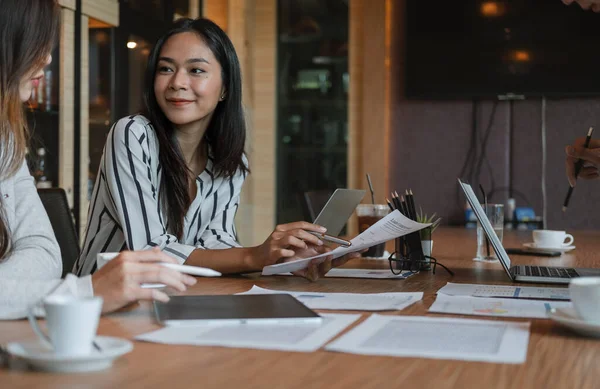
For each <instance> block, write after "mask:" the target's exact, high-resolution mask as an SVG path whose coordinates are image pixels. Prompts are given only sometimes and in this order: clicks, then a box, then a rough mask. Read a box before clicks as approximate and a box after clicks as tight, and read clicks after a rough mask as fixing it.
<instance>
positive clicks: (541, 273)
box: [524, 266, 579, 278]
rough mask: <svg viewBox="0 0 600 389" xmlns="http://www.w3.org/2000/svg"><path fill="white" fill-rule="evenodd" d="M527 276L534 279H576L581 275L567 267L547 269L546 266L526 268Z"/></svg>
mask: <svg viewBox="0 0 600 389" xmlns="http://www.w3.org/2000/svg"><path fill="white" fill-rule="evenodd" d="M524 269H525V275H526V276H533V277H552V278H574V277H579V274H577V272H576V271H575V269H573V268H566V267H546V266H524Z"/></svg>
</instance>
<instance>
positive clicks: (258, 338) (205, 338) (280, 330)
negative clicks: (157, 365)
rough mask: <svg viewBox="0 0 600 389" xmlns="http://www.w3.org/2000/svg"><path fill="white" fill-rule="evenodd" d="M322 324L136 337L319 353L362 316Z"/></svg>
mask: <svg viewBox="0 0 600 389" xmlns="http://www.w3.org/2000/svg"><path fill="white" fill-rule="evenodd" d="M321 316H322V317H323V321H322V322H321V323H320V324H234V325H225V326H224V325H218V326H217V325H214V326H213V325H208V326H198V327H164V328H162V329H160V330H157V331H153V332H148V333H146V334H142V335H139V336H136V337H135V339H136V340H141V341H146V342H153V343H163V344H188V345H195V346H223V347H241V348H257V349H262V350H285V351H302V352H311V351H316V350H318V349H319V348H321V346H323V345H324V344H325V343H327V342H328V341H329V340H330V339H331V338H333V337H334V336H336V335H337V334H338V333H340V332H341V331H342V330H343V329H344V328H346V327H348V326H349V325H350V324H352V323H354V322H355V321H356V320H358V319H359V318H360V316H361V315H360V314H355V315H346V314H321Z"/></svg>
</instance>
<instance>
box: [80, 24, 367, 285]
mask: <svg viewBox="0 0 600 389" xmlns="http://www.w3.org/2000/svg"><path fill="white" fill-rule="evenodd" d="M144 100H145V106H146V111H145V112H144V113H143V114H141V115H133V116H130V117H126V118H123V119H121V120H119V121H118V122H117V123H116V124H115V125H114V126H113V128H112V130H111V132H110V133H109V135H108V139H107V143H106V146H105V149H104V155H103V157H102V162H101V166H100V171H99V174H98V179H97V181H96V185H95V187H94V191H93V193H92V202H91V205H90V213H89V216H88V226H87V232H86V239H85V244H84V247H83V251H82V254H81V257H80V258H79V261H78V263H77V264H76V265H75V268H74V271H75V272H76V273H77V274H79V275H84V274H90V273H93V272H94V271H95V269H96V254H97V253H100V252H104V251H120V250H122V249H131V250H137V249H142V248H148V247H160V248H161V249H163V251H164V252H166V253H167V254H169V255H171V256H173V257H174V258H177V259H178V260H179V261H180V262H186V264H189V265H196V266H204V267H209V268H212V269H215V270H218V271H220V272H223V273H241V272H250V271H259V270H261V269H262V268H263V267H264V266H266V265H270V264H273V263H276V262H277V261H279V260H282V259H283V260H285V259H287V258H292V257H307V256H310V255H313V254H316V253H320V252H325V251H326V250H327V249H326V248H325V247H324V246H323V242H322V241H320V240H319V239H318V238H317V237H316V236H314V235H312V234H310V233H309V232H308V231H313V232H324V229H323V228H322V227H319V226H316V225H314V224H311V223H307V222H296V223H289V224H283V225H279V226H277V227H276V228H275V231H274V232H273V233H271V235H270V236H269V237H268V238H267V240H266V241H265V242H264V243H263V244H261V245H259V246H256V247H246V248H243V247H240V245H239V243H238V241H237V236H236V231H235V225H234V217H235V213H236V211H237V208H238V206H239V201H240V191H241V188H242V184H243V182H244V179H245V178H246V175H247V174H248V173H249V168H248V162H247V160H246V158H245V155H244V144H245V141H246V124H245V120H244V112H243V109H242V82H241V74H240V65H239V62H238V58H237V55H236V53H235V49H234V47H233V44H232V43H231V41H230V40H229V38H228V37H227V35H226V34H225V32H223V30H221V28H219V27H218V26H217V25H216V24H215V23H213V22H211V21H210V20H208V19H203V18H200V19H196V20H192V19H180V20H179V21H177V22H176V23H175V25H174V26H173V28H172V29H171V30H170V31H168V32H167V33H166V34H165V35H164V36H162V37H161V38H160V39H159V40H158V42H157V43H156V45H155V46H154V48H153V49H152V51H151V53H150V56H149V59H148V68H147V71H146V78H145V89H144ZM353 256H355V255H351V256H349V257H345V258H340V259H338V260H336V261H335V262H333V263H332V260H331V259H330V258H328V259H327V260H326V261H325V262H323V263H321V264H317V263H313V264H311V266H309V268H308V269H307V270H305V271H302V272H300V273H299V274H300V275H302V276H305V277H307V278H310V279H316V278H317V277H318V276H319V275H322V274H324V273H326V272H327V271H328V270H329V269H330V268H331V267H332V266H336V265H339V264H341V263H343V262H344V261H346V260H347V259H349V258H350V257H353Z"/></svg>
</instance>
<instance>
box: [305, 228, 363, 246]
mask: <svg viewBox="0 0 600 389" xmlns="http://www.w3.org/2000/svg"><path fill="white" fill-rule="evenodd" d="M307 232H308V233H309V234H312V235H314V236H316V237H317V238H319V239H321V240H325V241H327V242H331V243H335V244H339V245H340V246H343V247H350V246H352V242H350V241H347V240H345V239H342V238H338V237H335V236H331V235H327V234H322V233H320V232H314V231H307Z"/></svg>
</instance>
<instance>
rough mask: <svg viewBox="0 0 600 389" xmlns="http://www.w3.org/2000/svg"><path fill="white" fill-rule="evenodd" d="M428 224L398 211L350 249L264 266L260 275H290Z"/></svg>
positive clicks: (372, 227)
mask: <svg viewBox="0 0 600 389" xmlns="http://www.w3.org/2000/svg"><path fill="white" fill-rule="evenodd" d="M430 225H431V223H429V224H422V223H417V222H415V221H414V220H411V219H409V218H407V217H405V216H404V215H402V214H401V213H400V212H399V211H398V210H395V211H394V212H392V213H390V214H388V215H387V216H386V217H384V218H383V219H381V220H379V221H378V222H377V223H375V224H373V225H372V226H371V227H369V228H368V229H367V230H366V231H364V232H363V233H362V234H360V235H358V236H357V237H356V238H354V239H352V240H351V242H352V245H351V246H350V247H341V246H340V247H338V248H336V249H335V250H333V251H331V252H329V253H324V254H319V255H315V256H313V257H309V258H303V259H297V260H294V261H289V262H283V263H278V264H275V265H270V266H265V267H264V268H263V271H262V274H263V275H264V276H268V275H273V274H280V273H291V272H295V271H298V270H302V269H306V267H308V264H309V263H310V261H312V260H314V259H319V260H320V261H321V262H322V261H324V260H325V258H326V257H327V256H329V255H332V256H333V258H334V259H335V258H339V257H341V256H343V255H346V254H348V253H353V252H356V251H361V250H362V249H366V248H369V247H371V246H375V245H377V244H379V243H383V242H387V241H388V240H392V239H395V238H398V237H400V236H404V235H408V234H410V233H412V232H415V231H419V230H421V229H423V228H425V227H429V226H430Z"/></svg>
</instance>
